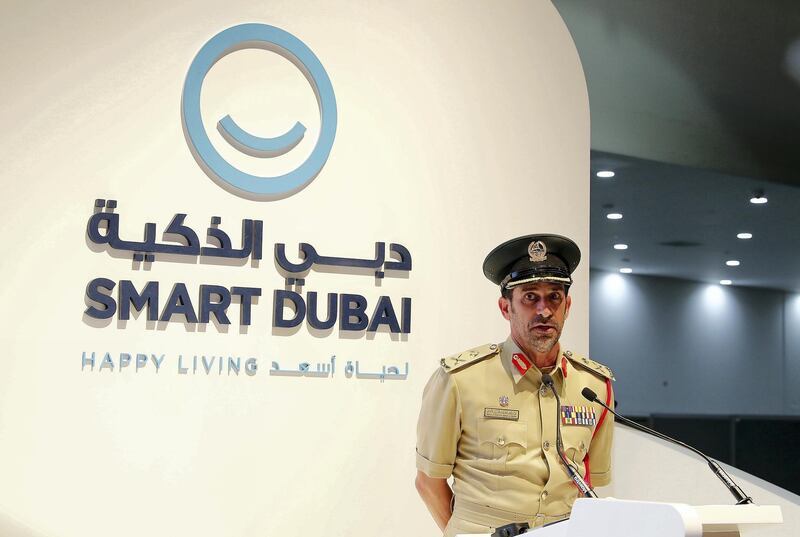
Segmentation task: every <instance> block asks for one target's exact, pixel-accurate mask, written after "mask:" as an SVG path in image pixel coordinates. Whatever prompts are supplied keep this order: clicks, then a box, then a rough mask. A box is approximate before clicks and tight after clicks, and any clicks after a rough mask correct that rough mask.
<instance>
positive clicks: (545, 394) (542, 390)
mask: <svg viewBox="0 0 800 537" xmlns="http://www.w3.org/2000/svg"><path fill="white" fill-rule="evenodd" d="M539 392H540V393H541V394H542V396H543V397H547V394H548V393H550V390H549V389H548V388H547V386H545V385H544V384H542V387H541V388H539Z"/></svg>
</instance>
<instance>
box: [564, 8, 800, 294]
mask: <svg viewBox="0 0 800 537" xmlns="http://www.w3.org/2000/svg"><path fill="white" fill-rule="evenodd" d="M553 3H554V4H555V6H556V8H557V9H558V10H559V12H560V13H561V15H562V17H563V19H564V21H565V22H566V24H567V27H568V28H569V30H570V33H571V34H572V37H573V39H574V41H575V44H576V46H577V48H578V53H579V54H580V58H581V62H582V64H583V69H584V72H585V74H586V81H587V86H588V90H589V104H590V109H591V122H592V131H591V133H592V149H593V152H592V170H593V176H592V179H591V181H592V183H591V185H592V189H591V211H592V214H591V241H592V243H591V252H590V256H591V266H592V267H593V268H599V269H604V270H618V269H619V268H621V267H622V266H629V267H630V268H632V269H633V271H634V273H638V274H649V275H660V276H671V277H679V278H685V279H691V280H698V281H708V282H715V281H719V280H720V279H731V280H733V282H734V285H747V286H757V287H769V288H777V289H786V290H791V291H800V238H798V236H797V234H796V232H795V230H797V229H798V224H800V150H798V148H797V145H798V140H800V1H798V0H792V1H789V0H784V1H751V0H703V1H694V0H692V1H689V0H646V1H644V0H592V1H586V0H583V1H582V0H554V1H553ZM600 169H611V170H614V171H616V172H617V175H616V177H615V178H613V179H610V180H601V179H598V178H596V177H594V172H595V171H598V170H600ZM756 189H764V190H766V192H767V197H768V199H769V202H768V203H767V204H766V205H763V206H756V205H752V204H750V203H749V201H748V200H749V198H750V197H751V196H752V193H753V191H754V190H756ZM608 205H613V206H614V209H615V210H618V211H619V212H621V213H623V215H624V218H623V219H622V220H618V221H611V220H608V219H606V217H605V215H606V213H608V212H610V209H609V208H608V207H607V206H608ZM740 231H749V232H751V233H753V238H752V239H750V240H740V239H737V238H736V234H737V233H738V232H740ZM616 242H624V243H627V244H628V245H629V248H628V250H625V251H616V250H614V249H613V248H612V246H613V244H614V243H616ZM728 259H738V260H740V261H741V265H740V266H739V267H727V266H726V265H725V261H726V260H728ZM623 260H627V261H623Z"/></svg>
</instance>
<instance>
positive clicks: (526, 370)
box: [500, 335, 572, 384]
mask: <svg viewBox="0 0 800 537" xmlns="http://www.w3.org/2000/svg"><path fill="white" fill-rule="evenodd" d="M500 359H501V360H502V362H503V365H504V366H505V368H506V370H507V371H508V372H509V373H510V374H511V378H513V379H514V384H519V381H520V380H522V377H525V376H527V377H528V379H530V381H531V382H533V383H534V384H540V383H541V382H542V372H541V371H540V370H539V368H538V367H536V365H535V364H534V363H533V361H532V360H530V359H529V358H528V357H527V356H526V355H525V353H524V352H522V349H520V348H519V346H517V343H516V341H514V338H512V337H511V336H510V335H509V336H508V339H506V341H505V343H503V345H502V350H501V351H500ZM564 364H566V365H564ZM555 365H556V367H555V368H554V369H553V371H551V372H550V375H552V376H553V378H556V377H558V376H561V377H563V376H564V370H565V369H566V372H567V374H569V371H570V370H571V368H572V364H570V363H569V360H567V359H565V358H564V352H563V351H562V352H561V354H560V355H559V357H558V359H557V360H556V364H555Z"/></svg>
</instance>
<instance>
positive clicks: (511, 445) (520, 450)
mask: <svg viewBox="0 0 800 537" xmlns="http://www.w3.org/2000/svg"><path fill="white" fill-rule="evenodd" d="M478 442H479V444H480V448H481V456H482V457H483V458H484V459H485V460H486V461H487V463H489V465H490V466H491V467H492V469H494V470H496V471H503V470H505V467H506V463H507V462H508V461H509V459H511V458H513V457H514V456H516V455H520V454H524V453H525V451H526V450H527V449H528V424H527V423H526V422H524V421H506V420H496V419H485V418H482V419H480V420H479V421H478Z"/></svg>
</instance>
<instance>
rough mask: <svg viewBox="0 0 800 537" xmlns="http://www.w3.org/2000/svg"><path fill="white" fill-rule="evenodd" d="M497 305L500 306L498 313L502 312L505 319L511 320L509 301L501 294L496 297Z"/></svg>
mask: <svg viewBox="0 0 800 537" xmlns="http://www.w3.org/2000/svg"><path fill="white" fill-rule="evenodd" d="M497 306H498V307H499V308H500V313H502V314H503V317H505V319H506V321H510V320H511V313H510V312H509V308H510V307H511V301H510V300H509V299H507V298H506V297H504V296H501V297H500V298H498V299H497Z"/></svg>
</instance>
